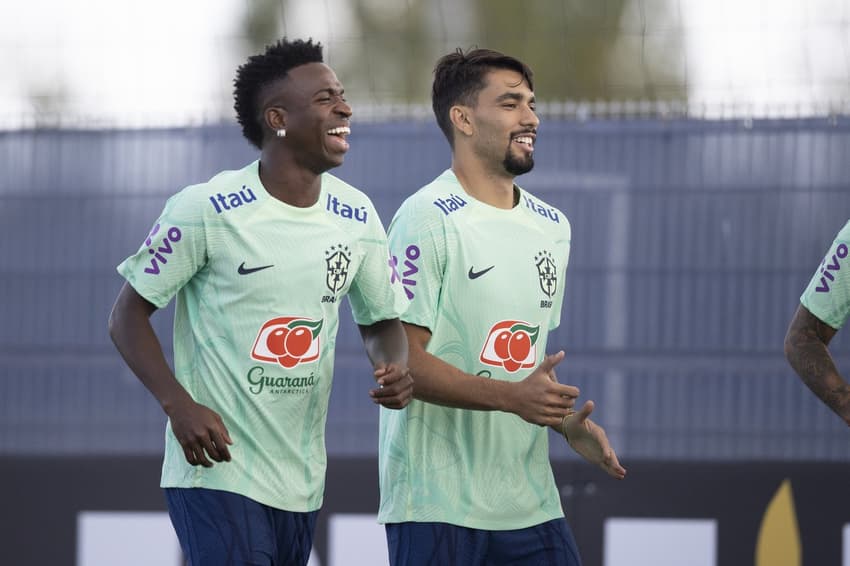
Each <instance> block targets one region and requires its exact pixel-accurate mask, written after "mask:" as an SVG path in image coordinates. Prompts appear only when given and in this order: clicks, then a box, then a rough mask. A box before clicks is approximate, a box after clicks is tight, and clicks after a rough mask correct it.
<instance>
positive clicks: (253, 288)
mask: <svg viewBox="0 0 850 566" xmlns="http://www.w3.org/2000/svg"><path fill="white" fill-rule="evenodd" d="M258 171H259V163H258V162H254V163H252V164H250V165H248V166H247V167H245V168H244V169H242V170H240V171H225V172H222V173H220V174H219V175H217V176H215V177H214V178H212V179H211V180H210V181H209V182H207V183H203V184H199V185H194V186H190V187H187V188H186V189H184V190H182V191H181V192H179V193H178V194H176V195H175V196H173V197H172V198H170V199H169V200H168V202H167V204H166V206H165V209H164V211H163V212H162V215H161V216H160V218H159V219H158V220H157V221H156V223H155V225H154V227H153V230H151V232H150V235H149V236H148V237H147V239H145V241H144V243H143V244H142V246H141V248H139V251H138V252H137V253H136V254H135V255H133V256H131V257H129V258H127V259H126V260H125V261H124V262H123V263H122V264H121V265H120V266H119V267H118V271H119V272H120V273H121V275H123V276H124V277H125V278H126V279H127V281H128V282H129V283H130V285H132V286H133V288H134V289H135V290H136V291H137V292H138V293H139V294H140V295H141V296H143V297H145V298H146V299H147V300H148V301H150V302H151V303H153V304H154V305H156V306H157V307H163V306H165V305H166V304H167V303H168V302H169V301H170V300H171V298H172V297H174V296H175V295H176V297H177V299H176V309H175V317H174V373H175V375H176V377H177V380H178V381H179V382H180V383H181V384H182V385H183V387H185V388H186V390H187V391H188V392H189V393H190V394H191V395H192V397H193V398H194V399H195V401H197V402H198V403H201V404H203V405H206V406H208V407H210V408H211V409H213V410H214V411H216V412H217V413H219V414H220V415H221V417H222V419H223V421H224V424H225V426H226V427H227V429H228V431H229V432H230V436H231V438H232V439H233V442H234V444H233V446H231V447H230V452H231V456H232V461H231V462H225V463H216V464H215V465H214V466H213V467H212V468H203V467H201V466H191V465H189V464H188V463H187V462H186V460H185V456H184V454H183V449H182V448H181V446H180V444H179V443H178V442H177V440H176V438H175V437H174V434H173V432H172V430H171V425H170V423H169V424H168V426H167V428H166V435H165V459H164V464H163V469H162V483H161V485H162V486H163V487H204V488H211V489H220V490H225V491H230V492H235V493H239V494H242V495H245V496H247V497H250V498H251V499H254V500H255V501H259V502H261V503H264V504H266V505H270V506H273V507H276V508H279V509H285V510H289V511H312V510H316V509H318V508H319V507H320V506H321V504H322V495H323V492H324V482H325V464H326V453H325V420H326V417H327V406H328V396H329V393H330V389H331V380H332V376H333V367H334V343H335V340H336V333H337V327H338V309H339V302H340V300H341V299H342V297H343V296H344V295H346V294H348V296H349V301H350V303H351V308H352V311H353V314H354V320H355V321H356V322H357V323H358V324H364V325H368V324H372V323H375V322H378V321H381V320H386V319H392V318H397V317H399V315H400V314H401V313H402V312H403V310H404V307H405V303H406V299H405V297H404V292H403V290H402V289H401V286H400V285H398V284H392V283H391V281H390V275H391V270H390V265H389V264H388V260H389V250H388V248H387V240H386V233H385V232H384V229H383V227H382V225H381V222H380V219H379V218H378V215H377V213H376V212H375V209H374V207H373V205H372V203H371V201H370V200H369V198H368V197H367V196H366V195H365V194H363V193H361V192H360V191H358V190H356V189H354V188H353V187H351V186H349V185H347V184H346V183H344V182H342V181H341V180H339V179H337V178H335V177H333V176H332V175H329V174H325V175H323V176H322V188H321V194H320V196H319V199H318V201H317V202H316V203H315V204H314V205H313V206H310V207H308V208H297V207H293V206H289V205H287V204H285V203H284V202H282V201H280V200H278V199H276V198H274V197H272V196H271V195H269V194H268V193H267V192H266V190H265V189H264V188H263V185H262V183H261V182H260V178H259V175H258ZM370 377H371V376H363V379H364V382H363V383H364V386H370V385H371V383H370V382H369V381H368V380H369V378H370Z"/></svg>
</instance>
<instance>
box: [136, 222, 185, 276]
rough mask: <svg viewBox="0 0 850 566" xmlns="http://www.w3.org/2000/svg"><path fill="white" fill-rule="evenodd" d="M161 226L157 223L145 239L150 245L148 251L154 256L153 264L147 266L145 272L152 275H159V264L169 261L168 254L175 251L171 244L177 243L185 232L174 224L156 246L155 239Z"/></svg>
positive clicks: (146, 243) (147, 244)
mask: <svg viewBox="0 0 850 566" xmlns="http://www.w3.org/2000/svg"><path fill="white" fill-rule="evenodd" d="M159 227H160V224H159V223H157V224H156V226H154V227H153V230H151V233H150V234H148V237H147V239H146V240H145V245H146V246H147V247H148V253H149V254H151V255H152V256H153V257H152V258H151V266H150V267H146V268H145V273H150V274H151V275H159V266H160V265H165V264H166V263H168V258H167V257H166V256H169V255H171V253H172V252H173V251H174V248H173V247H172V246H171V244H176V243H177V242H179V241H180V240H181V238H183V233H182V232H180V228H178V227H177V226H172V227H171V228H169V229H168V232H166V233H165V237H164V238H163V239H162V241H161V242H159V244H157V245H156V247H154V240H155V239H156V238H155V236H156V235H157V234H158V233H159Z"/></svg>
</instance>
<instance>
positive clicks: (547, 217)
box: [517, 188, 571, 237]
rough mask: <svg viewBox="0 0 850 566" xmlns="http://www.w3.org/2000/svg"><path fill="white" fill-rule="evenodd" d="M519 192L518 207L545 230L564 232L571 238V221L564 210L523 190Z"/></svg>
mask: <svg viewBox="0 0 850 566" xmlns="http://www.w3.org/2000/svg"><path fill="white" fill-rule="evenodd" d="M519 190H520V197H519V204H518V205H517V206H521V207H523V208H524V209H525V210H526V211H527V212H528V213H529V215H530V216H531V217H532V218H534V219H535V221H537V222H538V223H539V224H540V225H541V226H543V227H544V228H545V229H550V230H555V231H563V232H564V233H565V234H566V235H567V237H569V235H570V232H571V227H570V221H569V219H568V218H567V215H566V214H564V212H563V211H562V210H560V209H559V208H558V207H556V206H552V205H551V204H549V203H548V202H546V201H544V200H543V199H541V198H540V197H538V196H536V195H533V194H531V193H530V192H528V191H526V190H525V189H523V188H520V189H519Z"/></svg>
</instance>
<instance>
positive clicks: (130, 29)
mask: <svg viewBox="0 0 850 566" xmlns="http://www.w3.org/2000/svg"><path fill="white" fill-rule="evenodd" d="M0 1H2V2H3V3H5V4H6V6H5V8H4V9H3V10H2V17H1V18H0V76H2V77H3V79H2V81H0V128H2V127H4V126H7V127H8V126H13V127H14V126H15V125H19V124H20V123H24V124H26V123H27V118H26V117H29V119H30V120H31V119H32V118H31V117H32V116H33V115H37V114H39V113H43V112H50V111H54V112H55V111H56V110H61V113H60V114H54V116H60V117H61V119H62V121H63V122H64V123H74V122H75V121H76V122H81V121H86V122H89V123H92V122H93V123H95V124H96V123H98V122H102V123H104V124H120V125H144V124H166V123H187V122H189V123H192V122H200V121H203V120H206V119H216V118H218V117H221V116H230V114H231V110H230V108H231V89H232V87H231V84H232V78H233V72H234V70H235V68H236V66H237V65H238V64H239V63H240V62H241V57H240V56H239V55H238V54H239V53H241V52H244V43H243V42H242V39H241V37H240V32H239V30H238V28H239V23H240V21H241V17H242V10H243V9H244V8H245V5H246V2H250V1H251V0H212V1H210V0H206V1H202V0H177V1H175V0H146V1H145V2H125V1H115V0H86V1H84V2H76V3H72V2H64V1H61V0H27V1H24V0H0ZM381 1H382V0H371V4H375V3H379V2H381ZM385 1H390V0H385ZM393 1H394V0H393ZM643 1H646V0H643ZM670 1H671V2H674V3H676V4H677V5H678V8H679V13H680V14H681V19H680V20H679V21H680V24H679V25H681V26H682V27H684V29H685V31H686V37H687V40H686V46H687V49H686V53H685V66H686V72H687V80H688V83H689V86H690V87H691V97H692V99H693V100H694V101H696V102H697V103H707V104H709V105H711V104H720V103H722V104H723V105H726V106H729V105H732V104H735V105H736V106H737V107H739V108H748V107H751V108H753V109H755V110H756V111H757V113H758V111H759V109H763V108H764V107H766V106H770V107H776V106H787V107H791V106H794V105H798V104H802V105H803V106H804V109H805V107H808V106H811V105H812V104H813V103H814V102H815V101H821V102H826V101H832V102H836V101H837V100H838V99H843V100H844V101H846V100H847V99H848V97H850V86H848V85H850V0H806V1H802V0H670ZM289 5H290V9H289V12H288V13H287V15H286V24H287V31H289V32H290V34H291V35H296V36H313V37H315V38H317V39H320V40H323V41H325V42H326V43H327V42H328V36H329V35H331V34H336V35H335V36H336V37H339V34H340V33H341V26H344V25H345V24H344V22H346V21H350V20H349V19H348V15H349V14H350V11H349V10H347V3H346V1H345V0H324V2H314V1H311V0H291V1H290V2H289ZM394 5H396V6H397V3H396V4H394ZM347 12H348V14H347ZM342 33H343V34H344V33H345V30H344V29H343V30H342ZM647 33H648V34H652V33H663V30H662V31H661V32H656V31H653V28H652V25H651V22H650V23H649V24H648V25H647ZM50 92H60V93H62V100H63V105H62V106H61V107H57V106H56V104H55V103H52V102H51V99H50V98H45V97H44V96H40V95H44V94H45V93H50ZM33 95H35V98H33ZM32 100H37V101H38V104H37V105H34V104H33V102H32ZM848 110H850V107H848V106H845V111H848ZM761 113H762V114H763V113H764V112H761Z"/></svg>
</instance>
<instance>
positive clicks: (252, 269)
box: [237, 261, 274, 275]
mask: <svg viewBox="0 0 850 566" xmlns="http://www.w3.org/2000/svg"><path fill="white" fill-rule="evenodd" d="M270 267H274V265H261V266H260V267H245V262H244V261H243V262H242V265H240V266H239V269H237V271H238V272H239V275H248V274H250V273H254V272H256V271H262V270H264V269H268V268H270Z"/></svg>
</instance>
